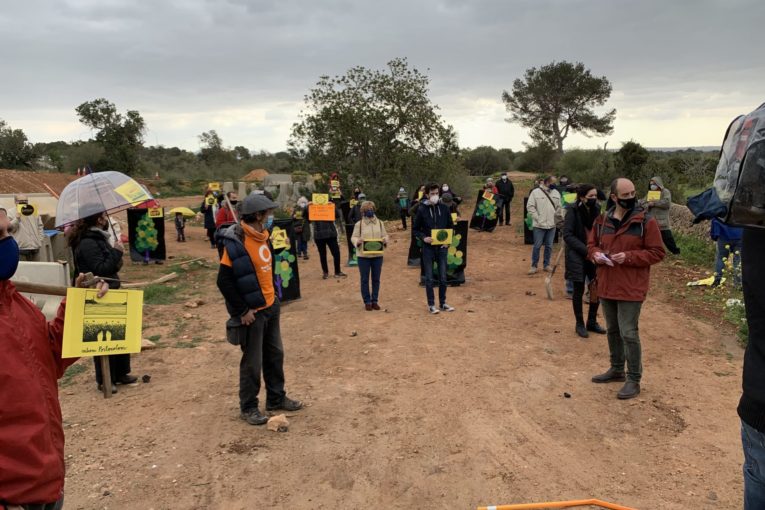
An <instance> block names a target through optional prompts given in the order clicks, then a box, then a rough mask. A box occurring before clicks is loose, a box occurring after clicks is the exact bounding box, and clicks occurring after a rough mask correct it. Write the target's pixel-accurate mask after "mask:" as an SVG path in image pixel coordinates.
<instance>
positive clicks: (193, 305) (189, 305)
mask: <svg viewBox="0 0 765 510" xmlns="http://www.w3.org/2000/svg"><path fill="white" fill-rule="evenodd" d="M183 306H185V307H186V308H197V307H198V306H199V305H198V304H197V302H196V301H189V302H187V303H186V304H185V305H183Z"/></svg>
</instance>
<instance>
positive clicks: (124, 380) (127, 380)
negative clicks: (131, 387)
mask: <svg viewBox="0 0 765 510" xmlns="http://www.w3.org/2000/svg"><path fill="white" fill-rule="evenodd" d="M137 382H138V378H137V377H136V376H134V375H123V376H122V377H120V378H119V379H117V384H135V383H137Z"/></svg>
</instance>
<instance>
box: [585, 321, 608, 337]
mask: <svg viewBox="0 0 765 510" xmlns="http://www.w3.org/2000/svg"><path fill="white" fill-rule="evenodd" d="M587 331H592V332H593V333H597V334H599V335H605V334H606V330H605V328H604V327H603V326H601V325H600V324H598V323H597V322H591V323H589V324H587Z"/></svg>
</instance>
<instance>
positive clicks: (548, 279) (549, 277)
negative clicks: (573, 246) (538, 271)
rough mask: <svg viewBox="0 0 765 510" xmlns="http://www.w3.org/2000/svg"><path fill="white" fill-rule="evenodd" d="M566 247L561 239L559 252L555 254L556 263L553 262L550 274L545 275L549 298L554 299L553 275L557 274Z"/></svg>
mask: <svg viewBox="0 0 765 510" xmlns="http://www.w3.org/2000/svg"><path fill="white" fill-rule="evenodd" d="M565 247H566V245H565V244H564V243H563V241H562V240H561V242H560V250H558V254H557V255H556V256H555V263H554V264H553V267H552V271H550V274H548V275H547V276H546V277H545V291H546V292H547V299H550V300H552V298H553V289H552V277H553V275H554V274H555V270H556V269H558V264H559V263H560V256H561V255H562V254H563V250H564V248H565Z"/></svg>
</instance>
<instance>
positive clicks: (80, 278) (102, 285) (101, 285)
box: [74, 273, 109, 299]
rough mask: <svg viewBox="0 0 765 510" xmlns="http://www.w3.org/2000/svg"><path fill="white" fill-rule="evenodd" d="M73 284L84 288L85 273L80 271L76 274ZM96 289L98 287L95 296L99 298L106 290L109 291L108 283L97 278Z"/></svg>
mask: <svg viewBox="0 0 765 510" xmlns="http://www.w3.org/2000/svg"><path fill="white" fill-rule="evenodd" d="M74 286H75V287H78V288H80V289H82V288H85V274H84V273H80V274H79V275H77V278H75V280H74ZM96 289H98V294H96V297H98V298H99V299H100V298H102V297H104V296H105V295H106V293H107V292H109V284H108V283H106V282H105V281H104V280H98V281H97V282H96Z"/></svg>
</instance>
